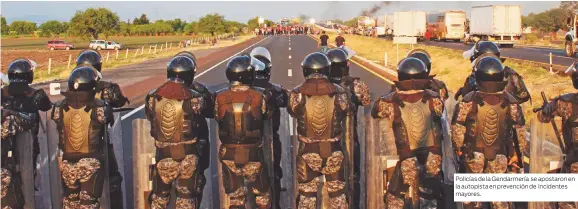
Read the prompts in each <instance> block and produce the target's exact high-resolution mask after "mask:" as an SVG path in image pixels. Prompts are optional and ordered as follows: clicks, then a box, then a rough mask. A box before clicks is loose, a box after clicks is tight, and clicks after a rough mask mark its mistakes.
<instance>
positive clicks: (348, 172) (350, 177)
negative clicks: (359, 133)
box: [343, 113, 356, 208]
mask: <svg viewBox="0 0 578 209" xmlns="http://www.w3.org/2000/svg"><path fill="white" fill-rule="evenodd" d="M354 114H355V113H354ZM343 125H344V126H343V130H344V131H343V135H344V137H343V139H344V140H343V142H344V144H345V153H344V154H345V160H344V162H345V182H347V184H346V185H345V191H346V192H347V193H346V194H347V199H348V200H349V208H354V207H353V206H354V205H353V192H354V184H355V182H354V163H355V161H354V153H353V152H354V148H353V146H354V141H353V140H354V138H353V137H354V136H353V131H354V129H353V126H354V125H356V124H354V123H353V115H349V116H347V117H345V123H344V124H343Z"/></svg>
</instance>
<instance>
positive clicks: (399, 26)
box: [393, 11, 427, 39]
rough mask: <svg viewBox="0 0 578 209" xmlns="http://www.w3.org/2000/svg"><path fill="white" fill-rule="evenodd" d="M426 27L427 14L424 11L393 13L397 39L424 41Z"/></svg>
mask: <svg viewBox="0 0 578 209" xmlns="http://www.w3.org/2000/svg"><path fill="white" fill-rule="evenodd" d="M426 25H427V22H426V13H425V12H424V11H409V12H394V13H393V35H394V36H396V37H416V38H417V39H423V38H424V35H425V31H426Z"/></svg>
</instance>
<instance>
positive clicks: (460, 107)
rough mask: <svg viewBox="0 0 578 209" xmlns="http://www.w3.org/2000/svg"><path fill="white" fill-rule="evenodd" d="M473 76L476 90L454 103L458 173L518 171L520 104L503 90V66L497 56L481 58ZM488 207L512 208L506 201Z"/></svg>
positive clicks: (521, 131)
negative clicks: (476, 86) (458, 160)
mask: <svg viewBox="0 0 578 209" xmlns="http://www.w3.org/2000/svg"><path fill="white" fill-rule="evenodd" d="M474 74H475V78H476V83H477V84H478V88H477V90H476V91H473V92H470V93H468V94H467V95H465V96H464V98H463V99H462V100H461V101H460V102H459V103H458V104H456V107H455V112H454V114H453V119H452V133H453V134H452V141H453V144H454V148H455V149H456V152H457V156H459V159H460V161H461V162H460V167H461V168H460V170H461V171H460V172H466V173H508V172H519V170H520V169H521V166H522V164H521V163H520V161H519V159H521V158H519V156H520V157H523V156H521V153H519V152H517V151H519V150H524V149H525V140H524V139H525V135H526V131H525V128H524V124H525V121H524V114H523V110H522V107H521V106H520V104H519V102H518V101H517V100H516V98H515V97H514V96H512V95H510V94H509V93H508V92H507V91H504V89H505V87H506V85H507V82H508V81H507V78H506V72H505V69H504V66H503V65H502V62H501V61H500V59H499V58H498V57H496V56H493V55H482V56H481V57H479V58H478V59H477V60H476V63H475V67H474ZM513 135H515V136H513ZM517 139H521V140H520V141H519V142H518V140H517ZM516 146H518V147H519V148H520V149H519V150H516V149H515V147H516ZM491 205H492V208H512V205H511V203H506V202H492V203H491ZM481 207H482V203H479V202H476V203H472V202H470V203H466V204H465V208H481Z"/></svg>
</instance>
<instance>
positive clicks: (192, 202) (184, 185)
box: [175, 172, 202, 209]
mask: <svg viewBox="0 0 578 209" xmlns="http://www.w3.org/2000/svg"><path fill="white" fill-rule="evenodd" d="M198 176H199V173H198V172H194V173H193V175H192V176H191V177H189V178H179V179H178V180H177V184H176V185H175V187H176V195H177V199H176V201H175V204H176V208H182V209H196V208H197V207H198V205H199V204H200V199H199V198H198V197H199V194H200V191H202V188H199V181H198V180H199V177H198Z"/></svg>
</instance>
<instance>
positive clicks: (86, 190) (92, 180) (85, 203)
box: [79, 168, 105, 209]
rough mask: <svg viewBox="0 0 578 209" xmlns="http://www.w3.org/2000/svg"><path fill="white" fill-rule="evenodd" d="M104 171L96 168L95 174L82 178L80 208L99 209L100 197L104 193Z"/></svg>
mask: <svg viewBox="0 0 578 209" xmlns="http://www.w3.org/2000/svg"><path fill="white" fill-rule="evenodd" d="M104 175H105V174H104V172H102V169H100V168H98V169H96V172H94V174H92V175H90V176H89V177H88V176H87V177H86V178H81V179H80V194H79V199H80V208H81V209H98V208H100V204H99V202H98V199H99V198H100V196H101V195H102V189H103V186H104V177H105V176H104Z"/></svg>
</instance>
